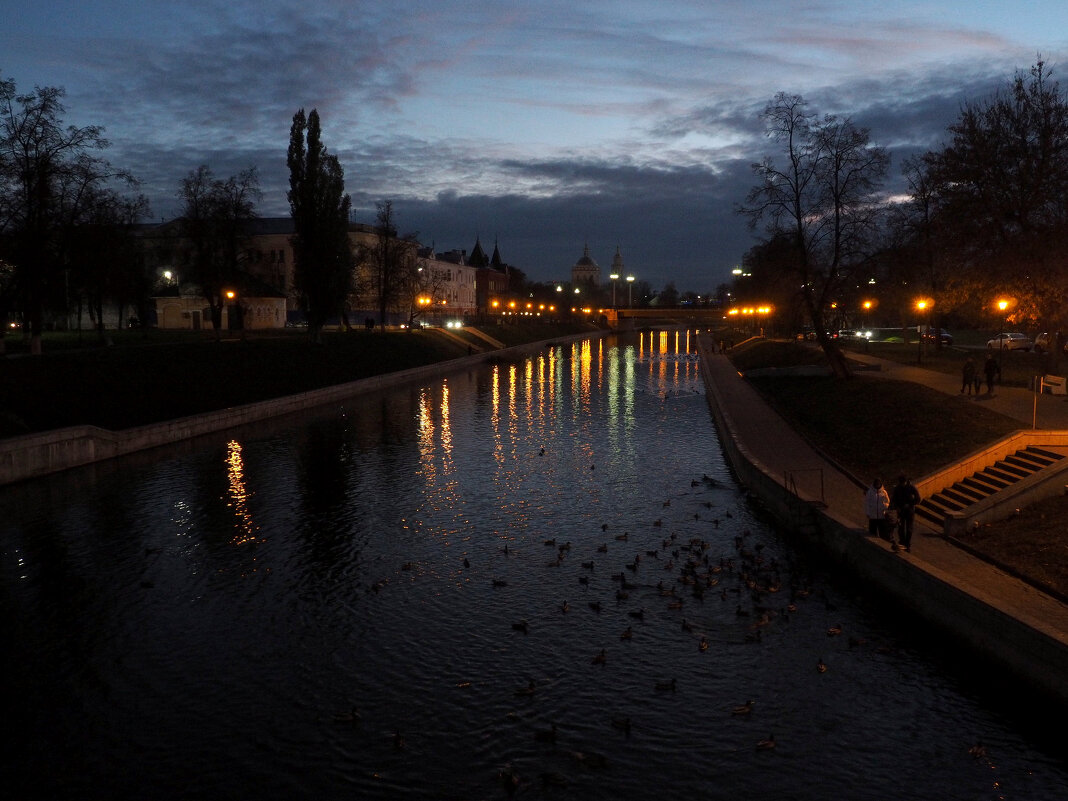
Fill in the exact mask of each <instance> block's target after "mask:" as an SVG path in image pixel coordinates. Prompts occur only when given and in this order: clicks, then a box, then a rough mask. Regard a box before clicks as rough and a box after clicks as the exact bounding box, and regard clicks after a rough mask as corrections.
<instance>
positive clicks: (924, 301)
mask: <svg viewBox="0 0 1068 801" xmlns="http://www.w3.org/2000/svg"><path fill="white" fill-rule="evenodd" d="M933 306H934V301H933V300H931V299H930V298H917V299H916V311H918V312H919V313H920V319H921V320H922V319H923V316H924V314H925V313H927V312H929V310H930V309H931V308H932V307H933ZM930 328H931V326H930V325H927V330H928V331H930ZM919 335H920V337H919V339H918V340H917V341H916V363H917V364H922V363H923V338H924V328H923V325H921V326H920V330H919Z"/></svg>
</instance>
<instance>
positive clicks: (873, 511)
mask: <svg viewBox="0 0 1068 801" xmlns="http://www.w3.org/2000/svg"><path fill="white" fill-rule="evenodd" d="M889 509H890V496H889V495H887V494H886V488H885V487H884V486H883V480H882V479H881V478H875V479H873V480H872V482H871V486H870V487H868V491H867V492H865V493H864V514H865V515H867V517H868V534H869V535H871V536H872V537H880V538H882V539H884V540H885V539H890V536H889V534H890V527H889V525H888V521H887V517H886V513H887V511H889ZM894 548H895V549H896V548H897V544H896V543H895V544H894Z"/></svg>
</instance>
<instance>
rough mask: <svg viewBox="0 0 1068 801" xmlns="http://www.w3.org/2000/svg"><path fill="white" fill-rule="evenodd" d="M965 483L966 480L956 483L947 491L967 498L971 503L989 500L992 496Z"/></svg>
mask: <svg viewBox="0 0 1068 801" xmlns="http://www.w3.org/2000/svg"><path fill="white" fill-rule="evenodd" d="M965 481H967V479H965V480H964V481H958V482H957V483H956V484H954V485H953V486H952V487H950V488H949V489H951V490H953V491H954V492H957V493H960V494H961V495H964V496H966V497H968V498H971V499H972V500H973V501H981V500H983V499H984V498H989V497H990V495H991V494H992V493H991V492H989V491H987V490H980V489H976V488H975V487H973V486H971V485H969V484H966V483H965ZM944 491H945V490H943V492H944Z"/></svg>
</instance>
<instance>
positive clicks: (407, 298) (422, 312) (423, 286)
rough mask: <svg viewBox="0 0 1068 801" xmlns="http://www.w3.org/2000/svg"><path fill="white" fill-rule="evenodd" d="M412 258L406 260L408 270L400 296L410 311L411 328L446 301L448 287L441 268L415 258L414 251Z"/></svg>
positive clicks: (402, 281) (405, 270)
mask: <svg viewBox="0 0 1068 801" xmlns="http://www.w3.org/2000/svg"><path fill="white" fill-rule="evenodd" d="M412 256H413V258H407V259H405V262H406V264H405V267H406V269H404V270H403V272H402V277H401V281H400V283H401V291H400V296H401V299H402V302H403V304H404V305H405V306H406V307H407V310H408V327H409V328H413V327H414V326H415V324H416V323H417V322H418V321H419V320H421V319H422V318H424V317H426V316H427V314H428V313H429V312H430V311H432V310H433V309H434V308H435V307H437V306H439V305H440V304H441V302H442V301H443V300H445V299H446V298H444V296H443V293H444V291H445V287H446V286H447V281H446V280H445V279H446V277H445V275H444V274H443V272H442V271H441V270H440V269H439V268H436V267H433V266H431V264H430V261H429V260H428V259H422V258H414V256H415V253H414V251H413V252H412Z"/></svg>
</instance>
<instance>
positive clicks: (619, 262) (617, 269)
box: [612, 245, 623, 275]
mask: <svg viewBox="0 0 1068 801" xmlns="http://www.w3.org/2000/svg"><path fill="white" fill-rule="evenodd" d="M612 272H614V273H616V274H617V275H618V274H619V273H621V272H623V254H622V253H620V251H619V245H616V255H615V256H613V257H612Z"/></svg>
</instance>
